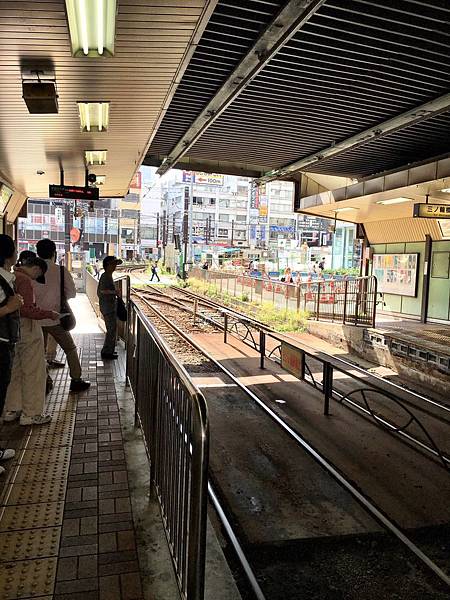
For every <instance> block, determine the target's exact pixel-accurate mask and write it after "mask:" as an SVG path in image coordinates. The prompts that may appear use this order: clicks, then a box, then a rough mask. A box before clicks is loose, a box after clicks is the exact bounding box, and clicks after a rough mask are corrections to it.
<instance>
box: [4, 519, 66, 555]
mask: <svg viewBox="0 0 450 600" xmlns="http://www.w3.org/2000/svg"><path fill="white" fill-rule="evenodd" d="M60 535H61V528H60V527H46V528H44V529H24V530H21V531H10V532H8V533H0V563H1V562H8V561H11V560H24V559H33V558H45V557H49V556H57V555H58V548H59V537H60Z"/></svg>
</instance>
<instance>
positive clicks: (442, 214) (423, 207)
mask: <svg viewBox="0 0 450 600" xmlns="http://www.w3.org/2000/svg"><path fill="white" fill-rule="evenodd" d="M413 216H414V217H421V218H422V219H450V204H423V203H421V204H414V213H413Z"/></svg>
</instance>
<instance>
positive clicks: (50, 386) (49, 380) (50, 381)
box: [45, 375, 53, 394]
mask: <svg viewBox="0 0 450 600" xmlns="http://www.w3.org/2000/svg"><path fill="white" fill-rule="evenodd" d="M52 389H53V379H52V378H51V377H50V375H47V381H46V382H45V394H49V393H50V392H51V391H52Z"/></svg>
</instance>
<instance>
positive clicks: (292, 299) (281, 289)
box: [190, 268, 377, 327]
mask: <svg viewBox="0 0 450 600" xmlns="http://www.w3.org/2000/svg"><path fill="white" fill-rule="evenodd" d="M190 276H191V277H197V278H198V279H201V280H203V281H205V282H206V283H208V284H210V285H214V286H216V288H217V289H218V290H219V291H220V292H221V293H225V292H226V293H228V294H230V295H232V296H235V297H236V298H238V299H245V300H249V301H250V302H252V301H257V302H260V303H262V302H270V303H272V304H274V305H275V306H278V307H280V308H282V309H285V310H294V311H297V312H298V311H301V310H303V311H306V312H308V314H309V318H310V319H316V320H327V321H333V322H336V323H344V324H350V325H366V326H367V325H368V326H371V327H374V326H375V315H376V303H377V280H376V277H374V276H370V277H355V278H339V279H338V278H330V279H310V280H309V281H303V282H302V283H299V284H289V283H285V282H283V281H277V280H273V279H269V278H260V277H251V276H250V275H244V274H237V273H228V272H226V271H212V270H209V269H208V270H205V269H200V268H194V269H192V270H191V272H190Z"/></svg>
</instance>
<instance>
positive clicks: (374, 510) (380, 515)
mask: <svg viewBox="0 0 450 600" xmlns="http://www.w3.org/2000/svg"><path fill="white" fill-rule="evenodd" d="M144 302H145V300H144ZM150 308H151V309H152V310H153V311H154V312H156V309H155V308H153V307H151V306H150ZM157 316H158V318H160V319H162V320H163V321H164V322H165V323H166V324H167V325H169V326H170V327H171V328H172V329H173V330H174V331H176V332H177V333H178V334H179V336H180V337H181V338H183V339H185V340H186V341H187V342H189V344H191V345H192V346H193V347H194V348H195V349H196V350H198V351H199V352H201V353H202V354H203V355H204V356H205V357H206V358H207V359H208V360H210V361H211V362H212V363H213V364H215V365H216V366H217V367H218V368H219V369H220V370H221V371H222V372H223V373H225V374H226V375H227V376H228V377H229V378H230V379H231V381H232V382H233V383H235V384H236V385H237V386H238V387H239V388H240V389H241V390H242V391H243V392H244V393H245V394H247V395H248V396H249V397H250V398H251V399H252V400H253V401H254V402H256V403H257V404H258V406H259V407H260V408H262V409H263V411H265V412H266V413H267V414H268V415H269V416H270V417H271V418H272V419H273V420H274V421H275V422H276V423H277V425H279V426H280V427H281V429H282V430H283V431H285V432H286V433H287V434H288V435H289V436H290V437H291V438H293V439H294V440H295V441H296V442H297V443H298V444H299V445H300V446H301V447H302V448H303V449H304V450H306V452H307V453H308V454H310V456H312V458H314V460H315V461H316V462H317V463H318V464H320V465H321V466H322V467H323V468H324V469H325V471H326V472H327V473H328V474H329V475H331V476H332V477H333V478H334V479H335V480H336V481H337V482H338V483H339V484H340V485H341V486H342V487H344V488H345V489H346V490H347V491H348V492H349V493H350V494H351V495H352V496H353V497H354V498H355V499H356V500H357V501H358V502H359V503H360V504H361V506H363V508H364V509H366V511H367V512H369V513H370V514H371V515H372V516H373V517H374V518H375V520H376V521H378V522H379V523H380V524H381V525H383V526H384V527H385V528H386V529H387V530H388V531H390V532H391V533H392V534H393V535H394V536H395V537H396V538H397V539H398V540H399V541H400V542H401V543H402V544H404V545H405V546H406V547H407V548H408V549H409V550H410V551H411V552H412V553H413V554H414V555H415V556H416V557H417V558H418V559H419V560H420V561H421V562H422V563H423V564H424V565H426V566H427V567H428V568H429V569H430V570H431V571H432V572H433V573H434V574H435V575H437V577H439V579H440V580H441V581H443V582H444V583H445V584H446V585H447V586H449V587H450V576H448V575H447V574H446V573H445V572H444V571H443V570H442V569H441V568H440V567H438V565H436V564H435V563H434V562H433V561H432V560H431V559H430V558H429V557H428V556H427V555H426V554H425V553H424V552H423V551H422V550H421V549H420V548H419V547H418V546H416V544H415V543H414V542H413V541H412V540H410V539H409V538H408V537H407V536H406V535H405V534H404V533H403V531H402V530H401V529H400V528H399V526H398V525H397V524H396V523H394V521H392V520H391V519H390V518H389V517H388V516H386V515H385V514H384V512H383V511H381V510H380V509H379V508H378V507H377V506H375V504H374V503H373V502H371V500H370V499H369V498H367V497H366V496H365V495H364V494H363V493H362V492H360V491H359V490H358V489H357V488H356V487H355V486H354V485H353V484H352V483H351V482H350V481H349V480H347V479H346V478H345V477H344V475H342V474H341V473H340V472H339V471H338V469H337V468H336V467H335V466H334V465H333V464H332V463H331V462H330V461H328V460H327V459H326V458H325V457H324V456H322V454H321V453H320V452H319V451H318V450H316V449H315V448H314V447H313V446H312V445H311V444H310V443H309V442H307V441H306V440H305V439H304V438H303V437H302V436H301V435H300V434H299V433H298V432H297V431H295V430H294V429H293V428H292V427H291V426H290V425H288V424H287V423H286V422H285V421H284V420H283V419H282V418H281V417H280V416H279V415H278V414H277V413H276V412H274V411H273V410H272V409H271V408H270V407H269V406H267V405H266V404H265V402H264V401H263V400H261V399H260V398H259V397H258V396H257V395H256V394H255V393H254V392H252V391H251V390H250V389H249V388H248V387H247V386H246V385H245V384H243V383H242V382H241V381H240V380H239V378H238V377H236V376H235V375H233V373H231V371H229V369H227V368H226V367H225V366H224V365H222V364H221V363H220V362H219V361H218V360H216V359H215V358H213V357H212V356H211V355H210V354H209V353H208V352H207V351H206V350H204V349H203V348H202V347H201V346H200V345H199V344H198V343H197V342H195V341H194V340H193V339H192V337H190V336H189V335H187V334H186V333H185V332H184V331H182V330H181V329H180V328H179V327H178V326H177V325H175V324H174V323H172V322H171V321H170V320H169V319H168V318H167V317H165V316H164V315H162V314H160V313H157Z"/></svg>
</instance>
